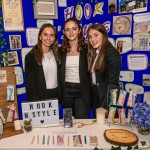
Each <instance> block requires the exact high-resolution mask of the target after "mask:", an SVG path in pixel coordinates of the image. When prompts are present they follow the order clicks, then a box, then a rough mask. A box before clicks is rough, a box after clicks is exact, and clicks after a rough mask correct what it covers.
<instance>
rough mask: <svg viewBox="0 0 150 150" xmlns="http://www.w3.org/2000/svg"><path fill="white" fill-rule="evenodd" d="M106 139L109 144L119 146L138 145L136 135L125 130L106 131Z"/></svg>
mask: <svg viewBox="0 0 150 150" xmlns="http://www.w3.org/2000/svg"><path fill="white" fill-rule="evenodd" d="M104 137H105V139H106V141H107V142H109V143H111V144H114V145H119V146H134V145H136V144H137V143H138V137H137V136H136V135H135V134H134V133H132V132H130V131H128V130H123V129H109V130H105V132H104Z"/></svg>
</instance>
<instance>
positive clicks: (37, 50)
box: [32, 23, 60, 65]
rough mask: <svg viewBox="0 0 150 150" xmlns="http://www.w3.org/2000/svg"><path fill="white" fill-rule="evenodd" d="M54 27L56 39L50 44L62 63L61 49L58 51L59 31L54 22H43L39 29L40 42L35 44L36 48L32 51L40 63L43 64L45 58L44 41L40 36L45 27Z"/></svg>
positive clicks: (57, 59) (57, 60) (58, 61)
mask: <svg viewBox="0 0 150 150" xmlns="http://www.w3.org/2000/svg"><path fill="white" fill-rule="evenodd" d="M47 27H49V28H52V29H53V30H54V34H55V41H54V42H53V44H52V45H51V46H50V49H51V50H52V51H53V53H54V56H55V59H56V62H57V63H60V59H59V51H58V42H57V32H56V29H55V27H54V26H53V25H52V24H49V23H46V24H43V25H42V26H41V28H40V30H39V34H38V43H37V44H36V45H35V46H34V48H33V49H32V52H33V54H34V56H35V59H36V61H37V63H38V64H39V65H42V59H43V50H42V42H41V40H40V36H41V34H42V32H43V30H44V29H45V28H47Z"/></svg>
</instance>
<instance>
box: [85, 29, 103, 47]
mask: <svg viewBox="0 0 150 150" xmlns="http://www.w3.org/2000/svg"><path fill="white" fill-rule="evenodd" d="M88 39H89V42H90V44H91V45H92V47H93V48H94V49H98V48H101V45H102V41H103V34H102V33H101V32H99V31H97V30H94V29H90V30H89V33H88Z"/></svg>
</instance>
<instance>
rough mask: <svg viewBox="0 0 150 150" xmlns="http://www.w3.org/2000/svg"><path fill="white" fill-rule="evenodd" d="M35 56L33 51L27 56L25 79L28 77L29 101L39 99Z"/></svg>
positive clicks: (27, 90)
mask: <svg viewBox="0 0 150 150" xmlns="http://www.w3.org/2000/svg"><path fill="white" fill-rule="evenodd" d="M35 63H36V61H35V58H34V55H33V53H32V52H29V53H28V54H27V55H26V57H25V79H26V94H27V101H34V100H37V99H39V96H38V93H37V89H36V74H35Z"/></svg>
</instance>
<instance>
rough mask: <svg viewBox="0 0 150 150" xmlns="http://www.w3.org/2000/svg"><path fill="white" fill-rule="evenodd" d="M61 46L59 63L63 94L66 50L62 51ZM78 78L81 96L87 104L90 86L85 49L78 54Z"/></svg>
mask: <svg viewBox="0 0 150 150" xmlns="http://www.w3.org/2000/svg"><path fill="white" fill-rule="evenodd" d="M61 49H62V47H60V48H59V50H60V52H61V65H60V87H61V94H62V103H63V94H64V91H63V90H64V83H65V70H66V56H67V53H66V52H62V50H61ZM79 55H80V56H79V78H80V85H81V92H82V98H83V101H84V103H85V104H86V105H87V106H90V104H91V86H90V73H88V71H87V68H88V63H87V49H84V50H81V51H80V54H79Z"/></svg>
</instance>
